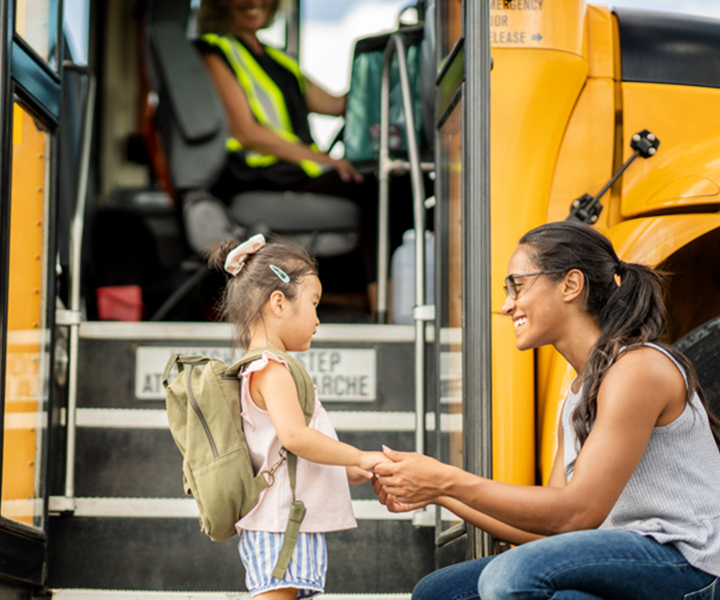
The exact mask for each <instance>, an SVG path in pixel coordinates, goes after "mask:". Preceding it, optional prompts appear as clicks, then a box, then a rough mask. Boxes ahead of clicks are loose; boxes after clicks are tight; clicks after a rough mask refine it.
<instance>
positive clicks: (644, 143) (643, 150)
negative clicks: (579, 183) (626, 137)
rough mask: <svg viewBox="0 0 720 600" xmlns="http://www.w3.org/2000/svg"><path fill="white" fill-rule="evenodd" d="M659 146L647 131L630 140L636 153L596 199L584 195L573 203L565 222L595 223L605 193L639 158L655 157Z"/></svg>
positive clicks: (655, 138)
mask: <svg viewBox="0 0 720 600" xmlns="http://www.w3.org/2000/svg"><path fill="white" fill-rule="evenodd" d="M659 145H660V140H659V139H657V137H656V136H655V134H654V133H651V132H650V131H648V130H647V129H643V130H642V131H639V132H638V133H636V134H635V135H633V136H632V139H631V140H630V147H631V148H632V149H633V150H634V152H633V153H632V154H631V155H630V158H628V159H627V160H626V161H625V162H624V163H623V164H622V166H621V167H620V168H619V169H618V170H617V171H616V172H615V174H614V175H613V176H612V177H611V178H610V181H608V182H607V183H606V184H605V185H604V186H603V188H602V189H601V190H600V191H599V192H598V193H597V194H596V195H595V196H594V197H593V196H591V195H590V194H583V195H582V196H580V197H579V198H576V199H575V200H573V203H572V204H571V205H570V214H569V215H568V217H567V219H565V220H566V221H576V222H580V223H588V224H589V225H592V224H593V223H595V222H596V221H597V220H598V218H599V217H600V213H601V212H602V209H603V206H602V204H600V198H602V197H603V195H604V194H605V192H607V191H608V190H609V189H610V188H611V187H612V185H613V184H614V183H615V182H616V181H617V180H618V178H619V177H620V175H622V174H623V173H624V172H625V169H627V168H628V167H629V166H630V165H631V164H632V162H633V161H634V160H635V159H636V158H637V157H638V156H641V157H642V158H650V157H651V156H654V155H655V153H656V152H657V149H658V146H659Z"/></svg>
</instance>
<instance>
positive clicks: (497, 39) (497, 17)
mask: <svg viewBox="0 0 720 600" xmlns="http://www.w3.org/2000/svg"><path fill="white" fill-rule="evenodd" d="M490 10H491V13H490V43H491V44H492V45H494V46H497V45H512V46H518V45H528V44H537V43H538V42H540V41H541V40H542V39H543V36H542V34H541V33H540V28H541V16H542V10H543V0H490Z"/></svg>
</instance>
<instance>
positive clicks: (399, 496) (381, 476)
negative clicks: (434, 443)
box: [375, 446, 451, 506]
mask: <svg viewBox="0 0 720 600" xmlns="http://www.w3.org/2000/svg"><path fill="white" fill-rule="evenodd" d="M383 453H384V455H385V456H386V457H387V458H389V459H390V461H391V462H384V463H380V464H378V465H377V466H376V467H375V474H376V476H377V481H378V483H379V484H380V485H381V486H382V488H383V489H384V491H385V493H386V494H387V496H392V497H393V500H394V501H395V502H399V503H400V504H405V505H411V506H415V505H416V504H420V505H422V506H424V505H426V504H428V503H430V502H432V501H433V500H434V499H435V498H437V497H438V496H442V495H444V492H445V490H444V486H443V482H444V479H445V472H446V469H448V468H451V467H449V466H448V465H445V464H443V463H441V462H439V461H437V460H435V459H434V458H430V457H429V456H424V455H422V454H417V453H415V452H396V451H395V450H391V449H390V448H387V447H386V446H383Z"/></svg>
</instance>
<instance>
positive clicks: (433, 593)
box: [412, 556, 495, 600]
mask: <svg viewBox="0 0 720 600" xmlns="http://www.w3.org/2000/svg"><path fill="white" fill-rule="evenodd" d="M494 558H495V557H492V556H490V557H485V558H477V559H475V560H469V561H466V562H462V563H458V564H456V565H452V566H450V567H445V568H444V569H440V570H438V571H435V572H434V573H430V574H429V575H427V576H425V577H424V578H423V579H421V580H420V581H419V582H418V584H417V585H416V586H415V589H414V590H413V593H412V600H478V593H477V582H478V577H479V576H480V573H481V572H482V570H483V569H484V568H485V566H486V565H487V564H488V563H489V562H491V561H492V560H493V559H494Z"/></svg>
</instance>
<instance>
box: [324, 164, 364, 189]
mask: <svg viewBox="0 0 720 600" xmlns="http://www.w3.org/2000/svg"><path fill="white" fill-rule="evenodd" d="M327 164H329V165H330V166H331V167H332V168H333V169H335V170H336V171H337V173H338V175H339V176H340V179H342V180H343V181H344V182H345V183H349V182H350V181H354V182H355V183H362V182H363V176H362V175H360V173H358V172H357V171H356V170H355V167H354V166H353V164H352V163H351V162H350V161H348V160H345V159H344V158H332V159H330V162H328V163H327Z"/></svg>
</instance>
